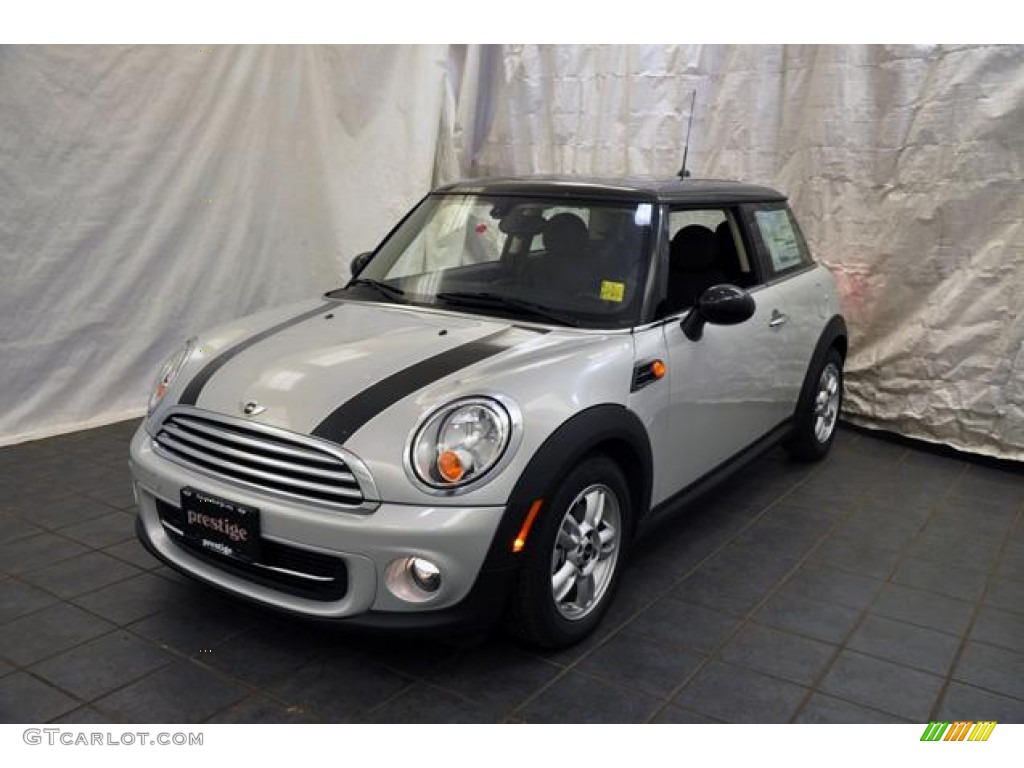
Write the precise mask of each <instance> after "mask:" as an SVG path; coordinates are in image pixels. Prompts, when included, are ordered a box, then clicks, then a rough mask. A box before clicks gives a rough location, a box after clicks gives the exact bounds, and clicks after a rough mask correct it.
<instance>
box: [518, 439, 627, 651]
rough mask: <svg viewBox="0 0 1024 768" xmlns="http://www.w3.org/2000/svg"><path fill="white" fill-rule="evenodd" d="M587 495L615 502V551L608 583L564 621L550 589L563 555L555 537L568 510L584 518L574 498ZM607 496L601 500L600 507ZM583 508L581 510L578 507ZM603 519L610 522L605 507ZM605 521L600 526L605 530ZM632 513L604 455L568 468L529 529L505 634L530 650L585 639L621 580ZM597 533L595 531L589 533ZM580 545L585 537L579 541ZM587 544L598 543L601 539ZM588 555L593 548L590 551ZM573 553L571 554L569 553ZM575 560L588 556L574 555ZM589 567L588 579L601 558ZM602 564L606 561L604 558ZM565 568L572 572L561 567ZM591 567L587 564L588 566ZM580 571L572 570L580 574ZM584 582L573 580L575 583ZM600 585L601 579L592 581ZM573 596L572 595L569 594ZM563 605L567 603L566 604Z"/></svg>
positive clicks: (624, 488)
mask: <svg viewBox="0 0 1024 768" xmlns="http://www.w3.org/2000/svg"><path fill="white" fill-rule="evenodd" d="M584 491H588V492H589V495H591V496H593V494H594V493H595V492H597V493H604V492H605V491H607V492H608V493H610V494H611V495H613V496H614V501H615V503H616V504H617V507H618V518H619V520H618V530H617V551H616V553H615V556H614V560H613V562H612V564H611V565H610V566H609V567H608V569H607V572H608V574H609V575H608V577H607V581H606V584H605V585H604V587H603V588H595V589H594V592H595V593H596V594H597V596H596V598H595V599H594V601H593V603H592V607H590V608H589V609H588V610H586V611H585V612H583V613H581V615H579V616H577V617H572V618H570V617H567V616H566V615H565V613H564V610H572V609H571V607H567V606H565V605H564V604H563V609H560V608H559V605H558V604H557V603H556V599H555V594H554V587H553V576H554V574H553V571H554V570H555V563H556V562H558V561H559V560H558V559H559V558H562V557H563V556H564V555H565V549H564V547H563V546H562V545H561V544H560V543H559V541H560V539H559V531H560V530H561V528H562V526H563V523H565V522H567V521H566V518H567V513H569V511H570V507H573V508H574V518H575V517H577V515H579V514H581V513H583V511H584V508H585V507H586V506H587V504H586V501H585V500H583V501H579V500H578V499H579V497H580V496H581V495H582V494H583V493H584ZM610 498H611V496H605V504H606V505H607V504H608V499H610ZM581 504H582V507H581V506H580V505H581ZM605 509H606V515H607V518H608V519H611V518H612V515H611V513H610V512H609V511H608V510H610V509H611V506H606V507H605ZM607 524H608V521H607V520H605V526H606V527H605V529H604V530H606V529H607ZM632 524H633V510H632V506H631V503H630V495H629V487H628V485H627V483H626V479H625V477H624V476H623V474H622V470H621V469H620V468H619V466H618V464H616V463H615V462H614V461H612V460H611V459H610V458H608V457H607V456H604V455H593V456H590V457H588V458H586V459H584V460H583V461H582V462H580V463H579V464H578V465H577V466H576V467H575V468H573V469H572V470H571V471H570V472H569V473H568V474H567V475H566V476H565V478H564V479H563V480H562V482H561V483H560V484H559V485H558V488H557V489H556V490H555V492H554V493H553V494H550V495H549V497H548V499H547V500H546V502H545V504H544V507H542V509H541V513H540V516H539V517H538V519H537V521H536V522H535V523H534V526H533V528H532V530H531V531H530V535H529V538H528V539H527V548H526V550H525V551H524V552H523V563H522V566H521V567H520V569H519V574H518V579H517V583H516V585H515V589H514V590H513V594H512V599H511V601H510V606H509V613H508V616H507V617H506V619H507V625H508V627H509V629H511V631H512V632H513V633H514V634H515V635H516V636H517V637H519V638H520V639H521V640H523V641H525V642H526V643H528V644H530V645H535V646H540V647H543V648H564V647H568V646H570V645H575V644H576V643H578V642H580V641H581V640H583V639H584V638H585V637H587V636H588V635H589V634H590V633H591V632H593V631H594V629H595V628H596V627H597V626H598V624H600V623H601V619H602V618H604V615H605V613H606V612H607V611H608V607H609V605H610V604H611V602H612V599H613V597H614V595H615V590H616V587H617V586H618V582H619V577H620V576H621V574H622V570H623V567H624V566H625V562H626V555H627V554H628V550H629V540H630V537H631V534H632ZM593 530H598V529H593ZM583 538H584V539H586V538H587V536H584V537H583ZM592 541H594V542H597V541H600V536H598V538H597V539H592ZM590 551H591V552H592V548H591V550H590ZM574 552H575V551H574ZM579 557H580V559H583V558H586V557H588V555H585V554H583V553H582V552H580V553H579ZM589 557H590V558H591V559H592V560H593V561H594V570H593V571H592V573H593V574H596V573H597V570H596V569H597V568H599V567H601V564H602V563H603V562H604V560H605V559H606V558H602V557H601V556H600V553H597V554H592V555H589ZM607 559H611V556H610V555H609V556H608V557H607ZM561 562H562V563H563V565H564V566H565V567H569V568H571V567H572V566H571V565H570V564H568V563H566V562H565V560H562V561H561ZM587 562H588V563H589V562H590V561H589V560H588V561H587ZM583 572H584V571H583V570H577V574H582V573H583ZM585 578H589V577H583V576H577V579H585ZM595 581H596V582H598V583H600V581H601V578H600V577H597V578H595ZM573 590H576V592H575V593H574V592H573ZM578 590H579V586H578V585H574V586H573V587H572V589H570V591H569V595H573V594H577V595H578V594H579V592H578ZM567 599H568V598H567Z"/></svg>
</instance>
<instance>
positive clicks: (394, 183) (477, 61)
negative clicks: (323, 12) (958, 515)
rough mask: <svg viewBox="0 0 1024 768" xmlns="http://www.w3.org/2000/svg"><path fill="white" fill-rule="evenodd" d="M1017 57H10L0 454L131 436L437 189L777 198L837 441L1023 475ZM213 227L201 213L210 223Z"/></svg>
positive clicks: (4, 107)
mask: <svg viewBox="0 0 1024 768" xmlns="http://www.w3.org/2000/svg"><path fill="white" fill-rule="evenodd" d="M1022 54H1024V48H1022V47H1020V46H1018V47H948V46H947V47H934V46H933V47H913V48H908V47H901V48H881V47H866V46H846V47H827V46H822V47H818V46H808V47H800V46H785V47H782V46H776V47H773V46H760V47H743V46H642V47H641V46H636V47H601V46H551V47H534V46H503V47H502V46H431V47H388V48H373V47H357V48H347V47H342V48H320V47H308V48H291V47H216V48H214V49H212V51H209V52H206V51H201V50H200V49H197V48H191V47H184V46H175V47H141V48H126V47H103V48H97V47H88V48H73V47H13V48H4V49H0V211H3V213H2V214H0V269H2V273H0V355H2V358H0V360H2V365H0V444H4V443H10V442H17V441H19V440H22V439H27V438H29V437H33V436H40V435H43V434H50V433H54V432H59V431H65V430H69V429H74V428H78V427H80V426H84V425H87V424H90V423H104V422H108V421H113V420H115V419H117V418H123V417H126V416H129V415H134V414H137V413H139V412H140V409H141V406H142V403H143V401H144V399H145V391H146V390H147V388H148V386H149V383H150V378H151V377H152V375H153V373H154V369H155V367H156V364H157V363H158V361H159V359H160V358H161V357H162V356H163V355H165V354H166V353H167V352H168V351H169V350H170V348H171V347H173V346H174V345H175V344H176V343H177V342H178V341H180V340H181V339H184V338H186V337H187V336H189V335H191V334H192V333H194V332H195V331H197V330H199V329H201V328H203V327H206V326H209V325H212V324H215V323H218V322H220V321H222V320H226V319H228V318H231V317H235V316H238V315H241V314H244V313H246V312H250V311H255V310H258V309H262V308H264V307H267V306H271V305H274V304H280V303H284V302H287V301H291V300H293V299H298V298H302V297H305V296H309V295H312V294H315V293H318V292H320V291H322V290H323V289H324V288H325V287H328V286H331V285H333V284H335V283H336V282H337V279H338V276H339V275H343V274H345V273H347V263H348V260H349V259H350V258H351V257H352V256H353V255H355V254H356V253H358V252H360V251H362V250H365V249H368V248H370V247H372V246H373V245H375V244H376V242H377V240H379V238H380V237H381V236H382V235H383V234H384V233H385V232H386V230H387V229H388V228H389V227H390V225H391V224H392V223H393V221H394V220H395V219H396V218H397V216H398V215H399V214H400V213H401V212H402V211H403V210H404V209H405V208H406V207H408V206H409V205H410V204H411V203H412V202H413V201H414V200H415V199H416V198H418V197H419V196H420V195H421V194H422V193H423V192H424V191H426V189H428V188H429V186H430V185H431V182H432V181H434V182H437V181H445V180H449V179H451V178H454V177H456V176H470V175H486V174H496V173H510V172H579V173H607V174H619V173H654V174H671V173H674V172H675V171H676V170H677V168H678V165H679V161H680V158H681V146H682V142H683V137H684V134H685V121H686V117H687V115H688V109H689V93H690V89H691V88H694V87H696V88H697V89H698V97H697V108H696V113H695V119H694V126H693V138H692V141H691V151H690V166H691V168H692V169H693V170H694V174H695V175H697V176H712V177H715V176H717V177H725V178H743V179H748V180H752V181H760V182H765V183H769V184H774V185H776V186H778V187H779V188H781V189H783V190H784V191H785V192H787V193H788V194H789V195H790V196H791V199H792V202H793V205H794V207H795V209H796V210H797V213H798V215H799V217H800V220H801V222H802V224H803V226H804V228H805V230H806V231H807V235H808V238H809V240H810V241H811V244H812V246H813V248H814V249H815V252H816V254H817V256H818V257H819V259H821V260H822V261H824V262H825V263H826V264H828V265H829V266H830V267H831V268H832V269H833V271H834V272H835V273H836V276H837V278H838V279H839V283H840V287H841V290H842V293H843V299H844V305H845V311H846V314H847V317H848V320H849V322H850V326H851V332H852V336H853V338H852V352H851V357H850V360H849V361H848V382H847V384H848V390H847V395H848V399H847V415H848V416H849V417H851V418H853V419H854V420H856V421H859V422H861V423H864V424H867V425H871V426H878V427H884V428H887V429H891V430H894V431H897V432H902V433H904V434H907V435H910V436H913V437H919V438H924V439H929V440H935V441H940V442H944V443H948V444H952V445H955V446H958V447H961V448H966V449H968V450H971V451H976V452H980V453H986V454H991V455H998V456H1004V457H1009V458H1017V459H1024V405H1022V403H1024V319H1022V314H1021V309H1020V308H1021V307H1022V306H1024V205H1022V202H1021V200H1022V199H1024V198H1022V194H1021V193H1022V191H1024V190H1022V184H1021V179H1022V177H1024V167H1022V165H1024V55H1022ZM207 200H208V201H210V202H204V201H207Z"/></svg>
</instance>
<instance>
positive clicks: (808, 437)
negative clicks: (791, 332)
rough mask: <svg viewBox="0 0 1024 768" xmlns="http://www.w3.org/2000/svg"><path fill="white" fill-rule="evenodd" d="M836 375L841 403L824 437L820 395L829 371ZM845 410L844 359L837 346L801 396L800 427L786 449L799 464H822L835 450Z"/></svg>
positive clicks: (797, 413) (838, 401)
mask: <svg viewBox="0 0 1024 768" xmlns="http://www.w3.org/2000/svg"><path fill="white" fill-rule="evenodd" d="M830 370H831V371H832V372H833V373H834V374H835V377H836V378H835V381H836V386H837V387H838V389H837V397H838V400H837V401H836V402H835V404H834V409H835V415H834V419H833V421H832V426H831V429H829V430H828V434H827V435H826V436H825V437H824V439H823V437H822V431H821V424H820V422H819V415H820V414H819V400H818V398H819V395H820V393H821V392H822V387H823V385H824V383H825V377H826V375H827V372H829V371H830ZM842 407H843V357H842V355H840V354H839V351H838V350H837V349H836V348H835V347H833V348H831V349H830V350H829V351H828V354H827V355H825V359H824V360H823V361H822V362H821V363H820V365H818V367H817V369H816V370H815V371H814V373H813V375H812V376H811V377H810V378H809V379H808V380H807V383H806V385H805V386H804V391H803V392H802V393H801V394H800V402H799V403H798V404H797V410H796V424H795V425H794V428H793V435H792V437H790V438H789V440H788V441H787V442H786V445H785V447H786V450H787V451H788V452H789V455H790V456H792V457H793V458H794V459H797V460H798V461H820V460H821V459H823V458H825V456H826V455H828V452H829V449H830V448H831V447H832V441H833V440H835V437H836V427H837V426H838V422H839V412H840V411H841V409H842Z"/></svg>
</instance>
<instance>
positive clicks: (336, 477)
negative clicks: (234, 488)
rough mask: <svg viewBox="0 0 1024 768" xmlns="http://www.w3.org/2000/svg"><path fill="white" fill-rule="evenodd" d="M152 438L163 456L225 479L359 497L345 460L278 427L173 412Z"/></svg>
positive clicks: (355, 501)
mask: <svg viewBox="0 0 1024 768" xmlns="http://www.w3.org/2000/svg"><path fill="white" fill-rule="evenodd" d="M154 439H155V442H156V446H157V450H158V451H159V452H160V453H162V454H163V455H165V456H167V457H168V458H170V459H173V460H174V461H177V462H178V463H180V464H184V465H186V466H189V467H192V468H195V469H198V470H201V471H205V472H206V473H207V474H212V475H214V476H216V477H219V478H223V479H225V480H232V481H235V482H240V483H244V484H246V485H252V486H257V487H259V488H261V489H264V490H269V491H274V492H277V493H282V494H285V495H288V496H296V497H299V498H303V499H311V500H314V501H320V502H331V503H335V504H344V505H346V506H356V505H359V504H361V503H362V502H363V492H362V490H361V489H360V486H359V481H358V480H357V479H356V476H355V475H354V474H353V473H352V470H351V469H350V468H349V466H348V464H346V462H345V461H344V459H342V458H341V457H340V456H337V455H335V454H333V453H331V452H330V451H327V450H324V449H321V448H319V447H317V446H316V445H314V444H312V441H310V442H307V441H304V440H303V439H302V438H301V437H299V436H297V435H296V436H295V437H290V436H288V433H285V432H283V430H274V432H273V434H271V433H270V432H268V431H265V428H262V427H260V425H251V424H248V423H246V422H238V421H237V420H231V421H228V420H227V419H221V418H219V417H211V416H208V415H203V414H200V413H192V412H189V413H180V412H172V413H171V414H170V415H169V416H167V418H166V419H164V422H163V424H161V426H160V431H159V432H158V433H157V435H156V437H155V438H154Z"/></svg>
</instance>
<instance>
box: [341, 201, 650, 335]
mask: <svg viewBox="0 0 1024 768" xmlns="http://www.w3.org/2000/svg"><path fill="white" fill-rule="evenodd" d="M653 211H654V206H653V205H652V204H651V203H618V202H589V201H575V200H574V201H567V200H564V199H542V198H528V197H511V196H494V195H431V196H428V197H427V198H426V199H425V200H424V201H423V202H422V203H420V205H419V206H418V207H417V208H416V209H415V210H414V211H413V212H412V214H411V215H410V216H409V217H408V218H407V219H406V220H405V221H404V222H402V224H401V225H400V226H399V227H398V229H396V230H395V231H394V232H393V233H392V234H391V236H390V237H389V238H388V239H387V240H386V241H385V242H384V244H383V245H382V246H381V247H380V248H379V249H378V251H377V252H376V254H375V255H374V257H373V259H372V260H371V261H370V263H369V264H368V265H367V266H366V267H365V268H364V269H363V270H362V271H361V272H360V273H359V275H358V276H357V277H356V278H355V279H354V280H353V281H352V282H350V283H349V285H348V286H346V287H345V288H344V289H343V293H344V294H345V295H358V297H359V298H360V299H366V300H371V301H389V302H405V303H412V304H425V305H430V306H438V307H442V308H445V309H454V310H458V311H463V312H474V313H479V314H488V315H497V316H501V317H516V318H522V319H524V320H531V321H537V322H545V323H559V324H563V325H571V326H583V327H590V328H618V327H625V326H629V325H634V324H636V322H637V319H638V317H639V315H640V311H641V305H642V303H643V293H644V290H643V288H644V285H645V284H646V280H647V267H648V264H649V262H650V256H649V254H650V232H651V219H652V216H653Z"/></svg>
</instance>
